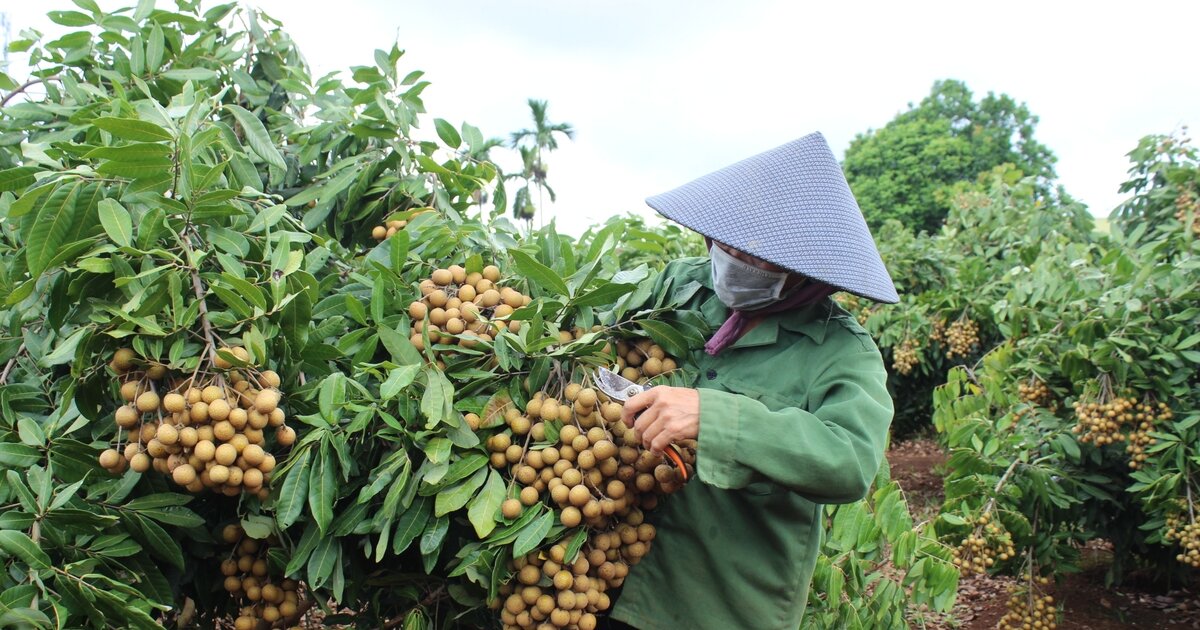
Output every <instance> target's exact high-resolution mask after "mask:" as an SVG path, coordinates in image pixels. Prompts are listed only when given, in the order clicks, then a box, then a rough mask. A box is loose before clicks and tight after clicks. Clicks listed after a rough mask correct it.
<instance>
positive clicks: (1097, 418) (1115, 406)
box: [1071, 396, 1137, 446]
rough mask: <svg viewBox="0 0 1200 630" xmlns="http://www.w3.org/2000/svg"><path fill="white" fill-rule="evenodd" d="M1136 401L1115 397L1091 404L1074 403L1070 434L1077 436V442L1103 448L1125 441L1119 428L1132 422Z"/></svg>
mask: <svg viewBox="0 0 1200 630" xmlns="http://www.w3.org/2000/svg"><path fill="white" fill-rule="evenodd" d="M1135 405H1137V401H1136V400H1135V399H1133V398H1132V397H1129V398H1126V397H1123V396H1116V397H1112V398H1108V399H1107V400H1105V399H1103V398H1102V399H1101V400H1096V401H1091V402H1083V401H1082V400H1079V401H1076V402H1075V404H1074V409H1075V419H1076V424H1075V426H1073V427H1071V432H1072V433H1075V434H1078V435H1079V441H1080V442H1083V443H1089V442H1090V443H1092V444H1095V445H1096V446H1104V445H1106V444H1112V443H1114V442H1122V441H1124V440H1125V434H1124V433H1122V432H1121V428H1122V427H1123V426H1124V425H1126V424H1129V423H1131V422H1133V417H1134V414H1133V409H1134V406H1135Z"/></svg>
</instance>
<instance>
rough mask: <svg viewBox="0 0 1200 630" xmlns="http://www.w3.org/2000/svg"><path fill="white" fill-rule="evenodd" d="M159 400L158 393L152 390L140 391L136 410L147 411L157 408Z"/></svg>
mask: <svg viewBox="0 0 1200 630" xmlns="http://www.w3.org/2000/svg"><path fill="white" fill-rule="evenodd" d="M159 402H160V401H159V399H158V394H155V393H154V392H142V393H141V394H139V395H138V397H137V403H136V404H137V408H138V411H141V412H143V413H149V412H151V411H154V410H156V409H158V405H159Z"/></svg>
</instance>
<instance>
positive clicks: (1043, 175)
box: [843, 80, 1054, 233]
mask: <svg viewBox="0 0 1200 630" xmlns="http://www.w3.org/2000/svg"><path fill="white" fill-rule="evenodd" d="M1036 124H1037V117H1036V116H1034V115H1032V114H1031V113H1030V112H1029V109H1028V108H1027V107H1026V106H1025V105H1024V104H1023V103H1022V104H1018V103H1017V102H1016V101H1014V100H1013V99H1012V98H1011V97H1009V96H1008V95H1005V94H1001V95H999V96H996V95H994V94H992V93H990V92H989V93H988V95H987V96H985V97H983V98H982V99H980V100H979V101H978V102H976V101H975V100H974V97H973V95H972V94H971V91H970V90H969V89H968V88H967V86H966V84H964V83H962V82H961V81H953V80H946V81H937V82H935V83H934V84H933V89H932V90H931V92H930V94H929V96H927V97H925V98H924V99H922V101H921V102H920V104H918V105H916V106H914V105H912V104H911V103H910V104H909V108H908V110H907V111H904V112H901V113H900V114H898V115H897V116H896V117H895V118H893V119H892V120H891V121H890V122H888V124H886V125H884V126H883V127H882V128H880V129H878V130H872V131H868V132H866V133H864V134H859V135H858V136H856V137H855V139H854V140H853V141H852V142H851V143H850V147H849V148H848V149H846V156H845V159H844V161H843V168H844V169H845V171H846V178H847V180H849V182H850V187H851V188H852V189H853V190H854V194H855V197H856V198H857V199H858V203H859V205H860V206H861V207H862V210H863V214H864V215H865V216H866V219H867V222H868V224H870V225H871V226H872V227H873V228H874V227H878V226H880V225H882V224H883V222H884V221H886V220H887V219H896V220H898V221H900V222H901V223H902V224H904V225H905V226H907V227H909V228H910V229H912V231H913V232H914V233H915V232H920V231H928V232H933V231H936V230H937V229H938V226H939V225H941V222H942V219H943V218H945V216H946V214H947V212H948V211H949V210H950V206H951V202H952V201H953V199H952V195H950V194H948V191H947V188H948V187H950V186H952V185H953V184H955V183H957V182H963V181H967V182H970V181H973V180H974V179H975V178H976V177H977V176H979V175H980V174H982V173H984V172H986V171H989V170H991V169H993V168H995V167H997V166H1000V165H1001V164H1006V163H1007V164H1013V165H1015V166H1016V168H1017V170H1019V171H1021V172H1022V173H1024V174H1025V175H1029V176H1032V177H1034V178H1036V180H1037V182H1038V183H1039V185H1040V186H1041V187H1042V188H1043V190H1041V193H1042V195H1045V194H1046V193H1047V192H1048V191H1046V190H1045V189H1044V188H1045V185H1046V184H1047V182H1048V181H1049V180H1050V179H1052V178H1053V177H1054V167H1053V164H1054V155H1053V154H1052V153H1051V152H1050V150H1049V149H1047V148H1046V147H1045V146H1044V145H1042V144H1040V143H1038V142H1037V141H1036V140H1035V139H1034V138H1033V132H1034V127H1035V125H1036Z"/></svg>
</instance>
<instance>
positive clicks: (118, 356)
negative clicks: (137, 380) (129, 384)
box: [111, 348, 136, 372]
mask: <svg viewBox="0 0 1200 630" xmlns="http://www.w3.org/2000/svg"><path fill="white" fill-rule="evenodd" d="M135 356H136V355H134V354H133V350H130V349H129V348H120V349H118V350H117V351H116V352H114V353H113V358H112V363H111V365H112V368H113V369H114V370H116V371H117V372H128V371H129V370H131V369H133V359H134V358H135Z"/></svg>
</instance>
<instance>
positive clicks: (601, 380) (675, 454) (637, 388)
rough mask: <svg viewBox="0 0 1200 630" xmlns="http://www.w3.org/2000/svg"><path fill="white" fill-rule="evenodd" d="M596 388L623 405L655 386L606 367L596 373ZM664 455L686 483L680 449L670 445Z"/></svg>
mask: <svg viewBox="0 0 1200 630" xmlns="http://www.w3.org/2000/svg"><path fill="white" fill-rule="evenodd" d="M596 386H597V387H598V388H600V391H602V392H604V393H605V395H607V396H608V397H609V398H611V399H613V400H616V401H618V402H622V403H624V402H626V401H628V400H629V399H630V398H633V397H634V396H637V395H638V394H640V393H642V392H645V391H649V390H650V389H651V388H653V387H654V386H653V385H639V384H637V383H634V382H633V381H631V380H629V379H627V378H625V377H624V376H621V375H620V374H617V373H616V372H614V371H612V370H610V369H608V368H604V367H602V368H598V369H597V371H596ZM640 413H641V412H639V415H640ZM663 454H665V455H666V456H667V459H669V460H671V463H672V464H674V465H675V467H676V468H678V469H679V474H680V477H681V478H682V479H683V480H684V481H687V480H688V472H687V466H685V465H684V464H683V457H681V456H680V454H679V447H678V446H676V445H674V444H670V445H668V448H667V449H666V450H665V451H663Z"/></svg>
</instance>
